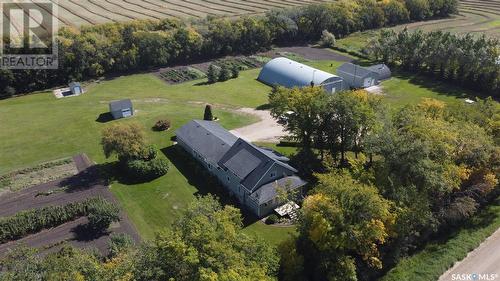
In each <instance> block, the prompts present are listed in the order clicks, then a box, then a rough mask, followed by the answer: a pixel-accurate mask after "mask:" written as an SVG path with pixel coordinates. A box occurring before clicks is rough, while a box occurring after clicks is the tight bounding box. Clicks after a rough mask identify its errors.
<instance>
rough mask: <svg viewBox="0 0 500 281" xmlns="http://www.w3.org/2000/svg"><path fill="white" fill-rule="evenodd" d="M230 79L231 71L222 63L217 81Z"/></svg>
mask: <svg viewBox="0 0 500 281" xmlns="http://www.w3.org/2000/svg"><path fill="white" fill-rule="evenodd" d="M229 79H231V71H229V68H228V67H227V65H223V66H222V68H221V70H220V73H219V82H224V81H227V80H229Z"/></svg>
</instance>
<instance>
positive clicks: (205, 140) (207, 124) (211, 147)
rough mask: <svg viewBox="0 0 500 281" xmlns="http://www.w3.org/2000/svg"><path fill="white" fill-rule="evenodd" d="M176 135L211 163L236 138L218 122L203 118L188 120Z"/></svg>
mask: <svg viewBox="0 0 500 281" xmlns="http://www.w3.org/2000/svg"><path fill="white" fill-rule="evenodd" d="M176 135H177V137H178V138H181V139H182V140H183V141H184V142H185V143H186V144H187V145H189V146H190V147H191V148H192V149H194V150H196V151H197V152H198V153H199V154H201V155H202V156H203V157H204V158H205V159H207V161H210V162H212V163H217V162H218V161H219V160H220V159H221V158H222V156H224V154H226V152H227V151H228V150H229V149H230V148H231V146H232V145H233V144H234V143H235V142H236V140H237V139H238V138H237V137H236V136H234V135H233V134H231V133H229V132H228V131H227V130H226V129H224V128H222V127H221V126H220V125H219V124H218V123H216V122H213V121H203V120H193V121H191V122H189V123H188V124H186V125H184V126H182V127H181V128H179V129H178V130H177V131H176Z"/></svg>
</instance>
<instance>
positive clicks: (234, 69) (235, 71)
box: [231, 65, 240, 79]
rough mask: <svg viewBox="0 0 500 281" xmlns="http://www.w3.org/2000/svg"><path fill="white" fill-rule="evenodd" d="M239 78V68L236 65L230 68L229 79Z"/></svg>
mask: <svg viewBox="0 0 500 281" xmlns="http://www.w3.org/2000/svg"><path fill="white" fill-rule="evenodd" d="M239 76H240V68H239V67H238V66H237V65H233V66H232V67H231V78H232V79H235V78H238V77H239Z"/></svg>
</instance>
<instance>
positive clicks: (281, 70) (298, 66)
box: [258, 58, 345, 93]
mask: <svg viewBox="0 0 500 281" xmlns="http://www.w3.org/2000/svg"><path fill="white" fill-rule="evenodd" d="M258 80H259V81H261V82H262V83H265V84H267V85H270V86H276V85H278V86H283V87H286V88H294V87H299V88H301V87H307V86H311V82H312V83H313V84H314V85H316V86H323V88H325V90H326V91H327V92H328V93H334V92H338V91H342V90H344V89H345V85H344V82H343V80H342V78H341V77H338V76H336V75H333V74H331V73H328V72H325V71H322V70H319V69H315V68H312V67H310V66H307V65H305V64H302V63H298V62H296V61H293V60H290V59H287V58H275V59H273V60H271V61H270V62H268V63H267V64H266V65H265V66H264V68H263V69H262V71H261V72H260V74H259V78H258Z"/></svg>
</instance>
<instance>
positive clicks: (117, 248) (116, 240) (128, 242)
mask: <svg viewBox="0 0 500 281" xmlns="http://www.w3.org/2000/svg"><path fill="white" fill-rule="evenodd" d="M134 245H135V242H134V239H132V237H130V235H128V234H126V233H118V234H117V233H113V234H111V235H110V237H109V244H108V250H109V257H111V258H113V257H116V256H118V255H119V254H120V253H122V252H124V251H126V250H129V249H131V248H132V247H134Z"/></svg>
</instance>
